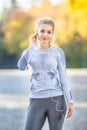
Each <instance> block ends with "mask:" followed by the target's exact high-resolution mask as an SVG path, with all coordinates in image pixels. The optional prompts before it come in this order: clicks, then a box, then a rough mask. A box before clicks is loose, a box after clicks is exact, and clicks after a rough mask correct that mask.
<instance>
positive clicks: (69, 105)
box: [66, 103, 73, 118]
mask: <svg viewBox="0 0 87 130" xmlns="http://www.w3.org/2000/svg"><path fill="white" fill-rule="evenodd" d="M72 113H73V103H68V104H67V115H66V118H69V117H71V115H72Z"/></svg>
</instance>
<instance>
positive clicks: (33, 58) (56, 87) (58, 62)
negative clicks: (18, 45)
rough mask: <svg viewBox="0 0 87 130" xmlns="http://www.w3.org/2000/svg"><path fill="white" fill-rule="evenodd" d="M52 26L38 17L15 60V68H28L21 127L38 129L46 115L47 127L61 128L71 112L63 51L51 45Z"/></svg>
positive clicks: (26, 129) (52, 24)
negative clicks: (25, 111) (27, 99)
mask: <svg viewBox="0 0 87 130" xmlns="http://www.w3.org/2000/svg"><path fill="white" fill-rule="evenodd" d="M54 26H55V25H54V22H53V20H52V19H49V18H43V19H41V20H40V21H39V22H38V23H37V26H36V34H34V35H33V36H32V37H31V38H30V46H29V48H27V49H26V50H25V51H24V52H23V54H22V56H21V58H20V59H19V61H18V68H19V69H21V70H24V69H26V68H27V66H28V65H30V66H31V68H32V74H31V77H30V93H29V96H30V104H29V108H28V114H27V120H26V125H25V130H41V129H42V127H43V124H44V122H45V120H46V118H48V122H49V128H50V130H62V126H63V122H64V118H65V115H66V117H67V118H69V117H70V116H71V115H72V112H73V100H72V96H71V90H70V86H69V82H68V79H67V74H66V63H65V56H64V52H63V50H62V49H61V48H59V47H54V46H53V45H52V43H53V36H54ZM37 40H38V42H39V45H37ZM66 113H67V114H66Z"/></svg>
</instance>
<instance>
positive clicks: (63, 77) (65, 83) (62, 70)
mask: <svg viewBox="0 0 87 130" xmlns="http://www.w3.org/2000/svg"><path fill="white" fill-rule="evenodd" d="M58 51H59V59H58V71H59V77H60V83H61V85H62V88H63V92H64V96H65V98H66V101H67V118H69V117H70V116H71V115H72V106H73V99H72V94H71V88H70V84H69V80H68V77H67V73H66V60H65V54H64V52H63V50H62V49H61V48H59V49H58Z"/></svg>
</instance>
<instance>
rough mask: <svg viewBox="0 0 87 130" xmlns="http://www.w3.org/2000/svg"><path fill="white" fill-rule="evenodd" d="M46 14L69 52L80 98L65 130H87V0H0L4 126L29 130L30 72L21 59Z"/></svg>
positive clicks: (0, 115) (0, 117)
mask: <svg viewBox="0 0 87 130" xmlns="http://www.w3.org/2000/svg"><path fill="white" fill-rule="evenodd" d="M42 17H50V18H53V19H54V21H55V38H54V40H55V46H59V47H61V48H63V50H64V52H65V56H66V64H67V74H68V76H69V80H70V82H71V89H72V94H73V99H74V102H75V105H74V114H73V116H72V117H71V118H70V119H69V120H66V121H65V124H64V128H63V130H66V129H67V130H77V129H78V130H87V117H86V114H87V0H84V1H83V0H0V130H24V124H25V120H26V113H27V107H28V100H29V99H28V95H29V93H28V90H29V72H28V71H23V72H21V71H19V70H18V69H17V62H18V59H19V57H20V56H21V54H22V52H23V50H24V49H26V48H27V47H28V46H29V44H30V43H29V37H30V36H31V35H32V34H33V33H34V31H35V25H36V23H37V21H38V20H39V19H40V18H42ZM43 130H48V124H47V122H46V123H45V125H44V128H43Z"/></svg>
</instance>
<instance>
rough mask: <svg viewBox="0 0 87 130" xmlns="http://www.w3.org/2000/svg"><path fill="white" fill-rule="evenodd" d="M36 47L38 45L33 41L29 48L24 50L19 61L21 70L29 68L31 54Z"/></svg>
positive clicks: (18, 64)
mask: <svg viewBox="0 0 87 130" xmlns="http://www.w3.org/2000/svg"><path fill="white" fill-rule="evenodd" d="M35 48H36V45H35V44H34V43H31V44H30V46H29V48H27V49H26V50H24V52H23V53H22V56H21V57H20V59H19V61H18V63H17V66H18V68H19V69H20V70H25V69H27V68H28V64H29V58H30V55H31V53H32V51H33V50H34V49H35Z"/></svg>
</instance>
